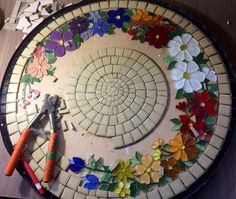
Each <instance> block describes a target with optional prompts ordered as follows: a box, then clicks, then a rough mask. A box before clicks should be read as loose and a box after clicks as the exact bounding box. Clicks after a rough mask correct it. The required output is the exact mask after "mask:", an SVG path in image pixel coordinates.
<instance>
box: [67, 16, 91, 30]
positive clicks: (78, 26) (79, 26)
mask: <svg viewBox="0 0 236 199" xmlns="http://www.w3.org/2000/svg"><path fill="white" fill-rule="evenodd" d="M69 25H70V29H71V31H72V32H73V33H77V32H78V33H82V32H85V31H86V30H87V29H88V27H89V22H88V20H87V19H86V18H83V17H77V18H75V19H73V20H72V21H71V22H70V23H69Z"/></svg>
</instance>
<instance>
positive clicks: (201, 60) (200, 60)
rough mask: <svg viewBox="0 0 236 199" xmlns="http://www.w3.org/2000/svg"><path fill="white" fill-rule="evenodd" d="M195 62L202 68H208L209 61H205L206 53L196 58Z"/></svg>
mask: <svg viewBox="0 0 236 199" xmlns="http://www.w3.org/2000/svg"><path fill="white" fill-rule="evenodd" d="M193 60H194V61H195V62H196V64H197V65H198V66H200V67H206V66H207V62H208V59H204V53H199V55H198V56H197V57H194V58H193Z"/></svg>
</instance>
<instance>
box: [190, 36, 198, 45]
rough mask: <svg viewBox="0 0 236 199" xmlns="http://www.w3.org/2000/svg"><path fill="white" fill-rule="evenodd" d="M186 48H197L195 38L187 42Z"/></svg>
mask: <svg viewBox="0 0 236 199" xmlns="http://www.w3.org/2000/svg"><path fill="white" fill-rule="evenodd" d="M188 46H191V47H197V46H198V41H197V40H196V39H195V38H193V37H192V38H191V39H190V41H189V42H188Z"/></svg>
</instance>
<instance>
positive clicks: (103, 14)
mask: <svg viewBox="0 0 236 199" xmlns="http://www.w3.org/2000/svg"><path fill="white" fill-rule="evenodd" d="M100 15H101V17H102V21H107V19H108V14H107V12H104V11H100Z"/></svg>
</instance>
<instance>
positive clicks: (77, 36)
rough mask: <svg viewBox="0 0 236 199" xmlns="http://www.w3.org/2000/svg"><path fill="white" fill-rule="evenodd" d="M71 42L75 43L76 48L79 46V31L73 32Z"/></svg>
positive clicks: (80, 40)
mask: <svg viewBox="0 0 236 199" xmlns="http://www.w3.org/2000/svg"><path fill="white" fill-rule="evenodd" d="M73 42H74V43H75V45H76V47H77V48H79V47H80V46H81V43H82V42H83V39H82V38H81V37H80V35H79V33H75V34H74V35H73Z"/></svg>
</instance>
